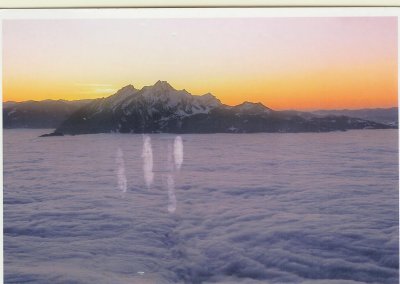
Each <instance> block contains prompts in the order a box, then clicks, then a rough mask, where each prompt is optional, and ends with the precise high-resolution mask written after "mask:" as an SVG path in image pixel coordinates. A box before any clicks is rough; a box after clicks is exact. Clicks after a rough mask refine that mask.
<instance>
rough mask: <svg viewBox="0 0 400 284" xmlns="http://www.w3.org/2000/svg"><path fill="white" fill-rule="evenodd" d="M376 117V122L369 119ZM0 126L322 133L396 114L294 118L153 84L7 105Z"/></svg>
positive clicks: (369, 125) (392, 123)
mask: <svg viewBox="0 0 400 284" xmlns="http://www.w3.org/2000/svg"><path fill="white" fill-rule="evenodd" d="M377 113H379V115H377V116H378V117H380V119H381V120H380V121H378V120H374V119H372V118H373V115H374V114H377ZM353 114H354V115H353ZM360 114H362V116H363V117H359V116H361V115H360ZM383 118H384V119H383ZM3 122H4V128H17V127H28V128H56V130H55V131H54V133H53V134H51V135H64V134H70V135H76V134H89V133H110V132H117V133H254V132H326V131H337V130H342V131H344V130H349V129H386V128H394V127H397V108H393V109H379V110H369V111H368V110H358V111H351V110H350V111H347V112H345V110H343V111H342V112H340V111H316V112H299V111H275V110H272V109H270V108H268V107H266V106H264V105H263V104H262V103H252V102H244V103H242V104H240V105H237V106H228V105H225V104H223V103H221V101H220V100H219V99H218V98H216V97H215V96H213V95H212V94H210V93H207V94H205V95H202V96H195V95H192V94H190V93H189V92H187V91H186V90H176V89H174V88H173V87H172V86H171V85H170V84H169V83H168V82H166V81H158V82H157V83H155V84H154V85H152V86H146V87H143V88H142V89H136V88H135V87H133V86H132V85H127V86H125V87H123V88H121V89H120V90H119V91H117V92H116V93H115V94H114V95H111V96H109V97H106V98H99V99H93V100H80V101H63V100H60V101H51V100H46V101H41V102H34V101H28V102H22V103H13V102H7V103H4V104H3Z"/></svg>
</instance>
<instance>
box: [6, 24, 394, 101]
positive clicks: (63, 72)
mask: <svg viewBox="0 0 400 284" xmlns="http://www.w3.org/2000/svg"><path fill="white" fill-rule="evenodd" d="M366 30H367V31H368V32H365V31H366ZM3 41H4V44H3V62H4V63H3V65H4V66H3V101H24V100H44V99H67V100H75V99H90V98H98V97H105V96H108V95H112V94H113V93H115V92H116V91H117V90H118V89H120V88H121V87H123V86H125V85H127V84H133V85H134V86H135V87H136V88H141V87H143V86H147V85H152V84H154V83H155V82H156V81H157V80H165V81H168V82H169V83H170V84H171V85H172V86H173V87H175V88H176V89H186V90H188V91H189V92H191V93H192V94H195V95H202V94H204V93H208V92H210V93H212V94H213V95H215V96H216V97H218V98H219V99H220V100H221V101H222V102H223V103H225V104H228V105H236V104H240V103H242V102H243V101H252V102H262V103H263V104H264V105H266V106H268V107H270V108H273V109H322V108H324V109H332V108H366V107H371V108H372V107H391V106H397V90H398V89H397V88H398V86H397V77H398V73H397V20H396V18H393V17H376V18H265V19H264V18H260V19H179V20H178V19H142V20H32V21H28V20H13V21H4V24H3Z"/></svg>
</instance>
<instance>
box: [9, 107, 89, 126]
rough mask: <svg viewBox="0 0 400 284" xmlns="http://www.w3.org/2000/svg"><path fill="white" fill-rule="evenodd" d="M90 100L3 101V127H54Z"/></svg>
mask: <svg viewBox="0 0 400 284" xmlns="http://www.w3.org/2000/svg"><path fill="white" fill-rule="evenodd" d="M90 101H91V100H76V101H66V100H44V101H25V102H5V103H3V128H56V127H58V126H59V125H60V124H61V123H62V122H63V121H64V120H65V119H67V117H68V116H70V115H71V114H72V113H73V112H75V111H76V110H77V109H79V108H80V107H81V106H83V105H85V104H86V103H89V102H90Z"/></svg>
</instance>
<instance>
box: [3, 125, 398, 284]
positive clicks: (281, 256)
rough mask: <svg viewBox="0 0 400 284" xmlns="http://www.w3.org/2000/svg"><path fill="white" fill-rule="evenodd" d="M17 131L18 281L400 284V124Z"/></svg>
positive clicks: (9, 177)
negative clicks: (57, 133) (259, 130)
mask: <svg viewBox="0 0 400 284" xmlns="http://www.w3.org/2000/svg"><path fill="white" fill-rule="evenodd" d="M47 132H48V130H4V170H3V174H4V273H5V283H25V282H27V283H330V284H332V283H335V284H338V283H349V284H350V283H351V284H353V283H398V279H399V276H398V275H399V254H398V251H399V234H398V230H399V227H398V221H399V219H398V218H399V212H398V205H399V198H398V197H399V193H398V146H397V145H398V144H397V143H398V141H397V140H398V139H397V137H398V136H397V135H398V132H397V131H396V130H363V131H348V132H335V133H321V134H243V135H242V134H214V135H182V136H177V135H166V134H154V135H131V134H126V135H123V134H97V135H81V136H65V137H49V138H38V136H39V135H40V134H42V133H47Z"/></svg>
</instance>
